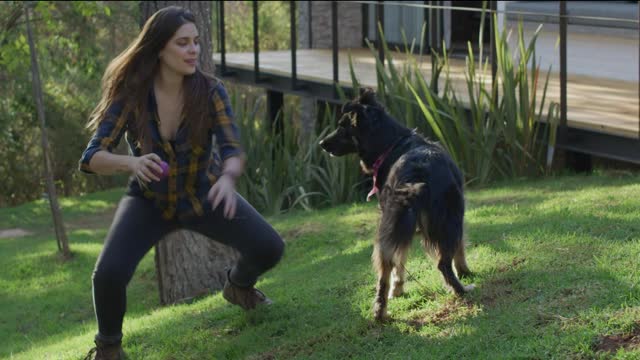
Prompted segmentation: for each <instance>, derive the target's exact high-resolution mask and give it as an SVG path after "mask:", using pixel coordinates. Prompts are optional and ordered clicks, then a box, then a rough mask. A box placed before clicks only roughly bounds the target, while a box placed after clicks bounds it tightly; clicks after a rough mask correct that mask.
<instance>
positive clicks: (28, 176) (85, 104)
mask: <svg viewBox="0 0 640 360" xmlns="http://www.w3.org/2000/svg"><path fill="white" fill-rule="evenodd" d="M136 9H137V4H136V3H134V2H123V3H120V2H113V3H111V2H49V1H40V2H38V3H37V6H36V7H35V9H34V10H33V12H32V14H33V15H32V17H33V19H32V21H33V25H34V26H33V28H34V35H35V37H36V39H37V43H36V47H37V49H38V58H39V65H40V71H41V77H42V84H43V90H44V97H45V99H44V100H45V110H46V114H45V116H46V120H47V128H48V135H49V142H50V151H51V152H52V156H51V158H52V160H53V170H54V177H55V179H56V181H57V186H58V187H59V188H60V189H59V190H62V193H63V194H65V195H70V194H73V193H78V192H81V191H91V190H92V189H96V188H99V187H102V186H104V185H109V184H111V186H112V184H113V183H114V181H113V180H112V179H105V178H101V179H96V178H95V177H85V176H78V175H79V174H78V172H77V161H78V158H79V157H80V156H79V154H81V153H82V150H83V149H84V147H85V145H86V142H87V140H88V138H89V134H88V133H87V132H86V131H85V129H84V124H85V123H86V120H87V118H88V114H89V113H90V111H91V110H92V108H93V106H95V104H96V103H97V100H98V97H99V95H100V94H99V91H98V89H99V88H100V78H101V76H102V71H103V69H104V68H105V67H106V64H107V62H108V61H109V60H110V59H111V58H112V57H113V56H115V53H116V51H117V50H120V49H122V47H123V46H125V45H126V43H127V38H131V37H132V36H134V35H135V32H133V31H132V30H133V29H134V28H135V22H134V21H133V19H134V18H135V17H136V16H137V15H136V14H137V12H136ZM0 19H2V20H0V21H3V22H2V23H0V79H3V81H0V92H2V93H4V94H11V96H9V97H3V98H2V99H1V100H0V158H2V159H3V161H2V162H0V177H2V178H3V179H4V180H3V186H2V190H1V193H0V206H5V205H15V204H19V203H22V202H24V201H26V200H32V199H35V198H38V197H40V196H41V195H40V194H41V192H42V190H40V189H43V186H42V184H41V182H42V181H43V178H42V176H41V173H42V165H43V161H42V160H39V159H42V154H41V148H40V146H39V142H40V132H39V130H38V122H37V120H38V119H37V118H36V116H35V114H36V111H35V102H34V101H33V92H32V89H31V80H30V75H29V74H30V71H29V65H30V62H29V60H28V59H29V49H28V46H27V43H26V37H25V29H24V26H25V25H24V20H25V18H24V16H23V2H6V3H4V4H3V5H2V6H1V7H0ZM5 184H6V185H5ZM36 189H38V190H36Z"/></svg>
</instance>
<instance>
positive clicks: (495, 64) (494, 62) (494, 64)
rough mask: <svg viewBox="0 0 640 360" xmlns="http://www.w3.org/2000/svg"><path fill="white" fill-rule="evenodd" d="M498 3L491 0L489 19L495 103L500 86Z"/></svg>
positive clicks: (496, 102) (496, 103)
mask: <svg viewBox="0 0 640 360" xmlns="http://www.w3.org/2000/svg"><path fill="white" fill-rule="evenodd" d="M497 5H498V2H497V1H489V10H490V11H489V16H490V20H489V29H490V31H489V32H490V34H489V54H490V57H489V59H490V61H491V86H492V89H494V93H493V101H494V105H496V106H497V105H498V87H497V86H495V84H496V75H497V73H498V59H497V57H496V51H497V49H496V44H497V42H496V39H495V37H494V34H495V30H496V26H497V24H496V21H494V14H496V10H497ZM501 30H502V29H498V31H501Z"/></svg>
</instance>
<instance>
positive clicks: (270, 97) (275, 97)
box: [267, 90, 284, 133]
mask: <svg viewBox="0 0 640 360" xmlns="http://www.w3.org/2000/svg"><path fill="white" fill-rule="evenodd" d="M283 106H284V94H283V93H282V92H280V91H274V90H267V115H268V116H269V123H270V125H271V129H272V130H273V131H275V132H276V133H282V130H283V126H284V121H283V120H284V119H282V113H281V111H282V107H283ZM278 114H280V117H279V118H278Z"/></svg>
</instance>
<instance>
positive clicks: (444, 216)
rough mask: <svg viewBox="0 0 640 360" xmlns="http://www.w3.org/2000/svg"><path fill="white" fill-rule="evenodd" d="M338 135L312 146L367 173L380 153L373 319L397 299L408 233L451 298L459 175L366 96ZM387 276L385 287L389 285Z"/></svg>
mask: <svg viewBox="0 0 640 360" xmlns="http://www.w3.org/2000/svg"><path fill="white" fill-rule="evenodd" d="M342 113H343V115H342V117H341V118H340V120H339V122H338V128H337V129H336V130H335V131H333V132H332V133H330V134H329V135H327V136H326V137H325V138H324V139H323V140H322V141H320V146H321V147H322V148H323V149H324V150H325V151H327V152H329V153H330V154H332V155H335V156H341V155H346V154H349V153H357V154H358V155H359V156H360V159H361V166H362V168H363V169H364V170H365V171H366V172H368V173H373V171H374V169H373V168H374V164H375V162H376V160H378V159H379V158H380V157H381V156H383V154H385V152H386V151H389V152H388V153H387V156H386V157H384V161H382V163H381V165H380V166H379V169H378V173H377V177H376V181H375V184H377V186H378V188H379V189H380V191H379V193H378V196H379V202H380V209H381V211H382V215H381V219H380V223H379V227H378V234H377V238H376V241H375V245H374V251H373V256H372V257H373V263H374V267H375V268H376V270H377V272H378V285H377V291H376V298H375V302H374V317H375V318H376V320H382V319H384V318H385V317H386V306H387V294H389V298H391V297H394V296H399V295H401V294H402V292H403V285H404V281H405V271H404V270H405V267H404V264H405V261H406V255H407V250H408V248H409V245H410V243H411V240H412V237H413V234H414V233H415V231H416V226H417V225H419V227H420V231H421V232H422V235H423V244H424V245H425V249H426V250H433V252H434V253H436V254H437V256H438V269H439V270H440V272H442V274H443V275H444V280H445V282H446V283H447V284H448V285H449V286H451V288H453V290H454V291H455V293H456V294H458V295H462V294H464V293H465V292H467V291H469V290H471V289H472V288H473V285H470V286H466V287H465V286H463V285H462V284H461V283H460V281H459V280H458V278H457V277H456V275H455V274H454V272H453V268H452V262H453V263H455V267H456V270H457V272H458V275H459V276H461V277H462V276H467V275H470V274H471V272H470V271H469V268H468V266H467V263H466V260H465V251H464V242H463V237H462V229H463V218H464V194H463V180H462V174H461V172H460V170H459V169H458V167H457V166H456V165H455V163H454V162H453V160H452V159H451V157H450V156H449V155H448V154H447V152H446V151H445V150H444V149H443V148H442V147H441V146H440V145H439V144H437V143H435V142H432V141H429V140H427V139H425V138H423V137H422V136H420V135H418V134H416V133H415V132H413V131H411V130H409V129H407V128H406V127H404V126H402V125H401V124H399V123H398V122H397V121H395V120H394V119H393V118H392V117H391V116H390V115H389V114H388V113H387V112H386V111H385V109H384V108H383V106H382V105H381V104H380V103H378V101H377V100H376V98H375V93H374V92H373V90H371V89H366V90H364V91H363V92H362V93H361V95H360V97H359V98H357V99H355V100H354V101H351V102H348V103H346V104H345V105H343V108H342ZM392 271H393V275H394V276H393V278H394V279H393V283H392V284H391V285H392V287H391V289H389V287H390V286H389V285H390V284H389V282H390V281H389V280H390V279H389V278H390V275H391V272H392Z"/></svg>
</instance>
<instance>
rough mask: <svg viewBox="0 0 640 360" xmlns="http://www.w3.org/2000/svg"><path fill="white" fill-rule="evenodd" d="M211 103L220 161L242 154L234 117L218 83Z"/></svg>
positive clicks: (226, 96) (220, 84) (223, 91)
mask: <svg viewBox="0 0 640 360" xmlns="http://www.w3.org/2000/svg"><path fill="white" fill-rule="evenodd" d="M212 102H213V109H214V113H215V125H214V128H213V131H214V134H215V136H216V143H217V145H218V148H219V150H220V156H221V157H222V160H223V161H224V160H226V159H228V158H230V157H232V156H238V155H241V154H243V152H244V151H243V150H242V146H241V144H240V131H239V130H238V127H237V126H236V124H235V122H234V121H233V119H234V116H233V110H232V109H231V102H230V101H229V95H227V91H226V90H225V88H224V86H223V85H222V83H219V84H218V85H217V86H216V87H215V89H214V90H213V95H212Z"/></svg>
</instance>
